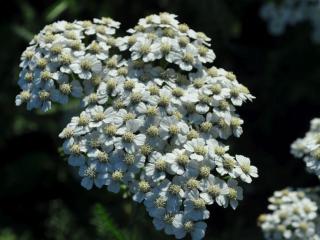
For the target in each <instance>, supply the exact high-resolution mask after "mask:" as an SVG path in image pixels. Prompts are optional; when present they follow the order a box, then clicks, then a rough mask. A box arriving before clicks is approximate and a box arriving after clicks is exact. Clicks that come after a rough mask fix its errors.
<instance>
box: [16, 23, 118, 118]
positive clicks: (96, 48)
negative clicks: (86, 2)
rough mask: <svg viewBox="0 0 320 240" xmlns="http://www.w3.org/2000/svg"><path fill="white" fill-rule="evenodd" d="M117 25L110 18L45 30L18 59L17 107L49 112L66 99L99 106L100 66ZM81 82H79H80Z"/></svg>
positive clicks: (67, 24)
mask: <svg viewBox="0 0 320 240" xmlns="http://www.w3.org/2000/svg"><path fill="white" fill-rule="evenodd" d="M119 26H120V23H118V22H115V21H113V20H112V19H110V18H102V19H94V20H93V22H91V21H75V22H73V23H69V22H66V21H59V22H56V23H53V24H51V25H48V26H46V27H45V28H44V29H43V30H42V31H40V33H39V34H38V35H36V36H35V37H34V39H33V40H32V41H31V42H30V46H29V47H28V48H27V49H26V50H25V51H24V52H23V54H22V56H21V63H20V67H21V69H22V70H21V72H20V75H19V81H18V84H19V86H20V88H21V89H22V91H21V93H20V94H19V95H17V97H16V105H18V106H19V105H21V104H22V103H26V104H27V109H28V110H31V109H34V108H39V109H41V111H44V112H45V111H48V110H49V109H50V108H51V103H52V102H57V103H60V104H66V103H67V102H68V101H69V97H70V96H73V97H75V98H81V97H82V96H83V94H85V95H86V96H87V97H86V98H85V99H84V101H85V102H86V104H88V102H91V101H93V102H98V101H99V102H100V103H102V102H103V100H102V99H98V97H97V96H96V88H97V86H98V85H99V84H100V82H101V80H102V78H103V77H104V74H103V69H102V66H103V65H105V63H104V61H110V55H109V53H110V51H112V47H113V46H114V45H115V43H116V40H115V39H114V38H113V37H112V35H113V34H114V33H115V29H117V28H119ZM80 80H81V82H80Z"/></svg>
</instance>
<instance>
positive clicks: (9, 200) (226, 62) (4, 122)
mask: <svg viewBox="0 0 320 240" xmlns="http://www.w3.org/2000/svg"><path fill="white" fill-rule="evenodd" d="M262 3H263V1H259V0H238V1H234V0H201V1H194V0H154V1H147V0H132V1H131V0H130V1H128V0H117V1H107V0H102V1H83V0H77V1H76V0H60V1H51V0H50V1H35V0H34V1H31V0H30V1H29V0H12V1H10V2H7V3H6V4H3V8H2V11H3V16H1V23H0V34H1V36H2V37H1V38H0V46H1V54H0V75H1V88H0V108H1V117H0V126H1V133H0V154H1V155H0V156H1V160H0V176H1V179H2V181H0V189H1V191H0V240H16V239H19V240H20V239H22V240H33V239H54V240H63V239H71V240H72V239H74V240H76V239H77V240H78V239H79V240H81V239H119V240H120V239H121V240H122V239H126V240H127V239H128V240H138V239H139V240H144V239H157V240H158V239H159V240H161V239H171V238H170V237H168V236H165V235H164V234H163V233H159V232H156V231H155V230H154V228H153V226H152V223H151V219H150V218H149V217H148V216H147V214H146V213H145V210H144V209H143V207H141V206H138V205H136V204H135V203H132V201H131V200H130V199H124V200H123V199H122V198H121V196H118V195H114V194H110V193H108V192H107V190H93V191H90V192H87V191H86V190H84V189H82V188H81V186H80V185H79V179H77V177H76V173H75V172H73V170H72V169H71V168H69V167H68V166H67V164H66V162H65V160H64V158H63V156H61V153H60V152H59V150H58V148H59V147H60V145H61V141H60V140H59V139H58V137H57V135H58V133H59V131H60V130H61V129H62V127H63V126H64V124H65V123H66V122H67V121H68V120H69V119H70V117H71V116H73V115H74V114H75V113H77V107H76V103H71V104H70V105H68V106H65V107H56V108H54V110H53V111H51V112H49V113H46V114H39V113H38V112H27V111H26V110H25V109H24V108H23V107H20V108H17V107H15V106H14V98H15V95H16V94H17V93H18V87H17V84H16V81H17V78H18V72H19V69H18V64H19V57H20V54H21V53H22V51H23V50H24V48H25V47H26V46H27V44H28V41H30V40H31V39H32V37H33V35H34V34H35V33H37V32H39V31H40V30H41V29H42V28H43V27H44V26H45V25H46V24H48V23H50V22H52V21H56V20H60V19H65V20H70V21H72V20H74V19H92V18H94V17H100V16H110V17H112V18H114V19H115V20H118V21H120V22H122V24H123V29H126V28H129V27H131V26H133V25H134V24H135V23H136V21H137V20H138V19H139V18H140V17H142V16H145V15H147V14H150V13H157V12H161V11H168V12H173V13H176V14H177V15H179V20H180V21H181V22H186V23H188V24H189V25H190V26H191V27H192V28H194V29H196V30H198V31H203V32H205V33H206V34H207V35H209V36H210V37H211V38H212V39H213V49H214V51H215V53H216V55H217V60H216V65H217V66H219V67H224V68H226V69H228V70H232V71H234V72H235V73H236V74H237V75H238V79H239V81H240V82H242V83H243V84H245V85H247V86H248V87H249V89H250V90H251V91H252V93H253V94H254V95H255V96H256V97H257V99H256V100H255V101H254V102H253V103H250V104H249V103H248V104H246V106H245V107H244V108H242V109H241V110H240V115H241V116H242V117H243V118H244V120H245V126H244V134H243V136H242V137H241V138H240V139H234V140H232V142H231V144H232V150H233V152H235V153H243V154H244V155H246V156H250V157H251V159H252V161H253V163H254V164H255V165H257V166H258V168H259V171H260V178H259V179H258V180H257V181H255V182H254V183H253V184H252V185H250V186H249V187H247V188H246V189H245V199H244V201H243V202H242V203H241V204H240V206H239V208H238V209H237V210H236V211H232V210H230V209H220V208H216V207H212V208H211V209H210V210H211V211H212V217H211V219H210V221H208V231H207V235H206V239H216V240H233V239H247V240H257V239H262V235H261V233H260V230H259V229H258V228H257V227H256V218H257V216H258V215H259V214H260V213H261V212H265V211H266V206H267V197H268V196H270V195H271V193H272V192H273V191H274V190H277V189H281V188H283V187H286V186H294V187H298V186H299V187H304V186H312V185H315V184H318V180H317V179H316V178H315V177H313V176H311V175H307V174H306V173H305V171H304V165H303V163H302V162H301V161H299V160H294V159H293V158H292V157H291V156H290V154H289V145H290V143H291V142H292V141H293V140H295V139H296V138H297V137H299V136H302V135H303V134H304V132H305V131H306V130H307V129H308V125H309V120H310V119H311V118H313V117H316V116H319V110H318V109H320V95H319V93H318V91H317V89H320V68H319V63H318V62H319V61H318V59H319V57H320V46H319V45H315V44H313V43H312V42H311V41H310V37H309V36H310V28H311V26H309V25H308V24H304V23H302V24H299V25H298V26H296V27H292V28H289V29H288V31H287V32H286V33H285V34H284V35H283V36H280V37H273V36H270V35H269V34H268V32H267V29H266V25H265V23H264V22H263V21H262V20H261V19H260V17H259V9H260V7H261V5H262ZM66 110H68V113H66ZM96 202H98V203H100V204H97V205H95V204H94V203H96Z"/></svg>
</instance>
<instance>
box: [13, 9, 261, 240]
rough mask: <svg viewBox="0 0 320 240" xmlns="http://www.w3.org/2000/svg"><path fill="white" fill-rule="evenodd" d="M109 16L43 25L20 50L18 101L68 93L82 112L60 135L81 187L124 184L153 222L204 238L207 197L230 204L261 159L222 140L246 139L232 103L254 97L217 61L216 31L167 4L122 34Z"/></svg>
mask: <svg viewBox="0 0 320 240" xmlns="http://www.w3.org/2000/svg"><path fill="white" fill-rule="evenodd" d="M119 25H120V24H119V23H118V22H115V21H113V20H111V19H109V18H102V19H94V20H93V22H91V21H75V22H73V23H68V22H64V21H61V22H56V23H53V24H52V25H49V26H46V27H45V28H44V29H43V30H42V31H41V32H40V34H38V35H37V36H36V37H35V38H34V40H32V42H31V43H30V47H28V48H27V50H26V51H25V52H24V53H23V55H22V59H21V60H22V61H21V64H20V66H21V68H22V70H21V73H20V79H19V85H20V87H21V89H22V92H21V93H20V94H19V95H18V96H17V98H16V104H17V105H20V104H22V103H26V104H27V108H28V109H33V108H39V109H41V110H42V111H47V110H49V109H50V107H51V102H58V103H61V104H65V103H67V102H68V99H69V98H70V97H71V96H73V97H76V98H80V99H81V103H82V107H83V108H84V110H83V111H82V112H81V113H80V114H79V115H78V116H74V117H72V119H71V121H70V123H69V124H67V126H66V127H65V128H64V129H63V131H62V132H61V133H60V135H59V136H60V137H61V138H63V139H64V144H63V146H64V152H65V154H66V155H68V162H69V164H70V165H71V166H74V167H76V168H78V169H79V175H80V176H81V177H82V180H81V185H82V186H83V187H85V188H86V189H91V188H92V187H93V186H96V187H98V188H102V187H105V186H106V187H107V189H108V190H109V191H111V192H114V193H118V192H119V191H121V190H123V189H124V190H125V191H129V192H131V194H132V199H133V200H134V201H136V202H139V203H143V204H144V205H145V207H146V209H147V211H148V213H149V215H150V216H151V217H152V218H153V223H154V225H155V227H156V229H157V230H164V231H165V233H166V234H169V235H174V236H175V237H176V238H177V239H181V238H184V237H185V236H186V234H188V233H190V234H191V237H192V239H202V238H203V237H204V235H205V229H206V223H205V222H204V220H206V219H208V218H209V215H210V213H209V211H208V210H207V206H208V205H211V204H214V203H215V204H217V205H219V206H221V207H228V206H229V205H230V206H231V207H232V208H233V209H235V208H236V207H237V205H238V201H239V200H242V198H243V193H242V192H243V190H242V187H241V186H240V185H238V184H239V182H245V183H251V181H252V178H255V177H257V176H258V173H257V168H256V167H254V166H252V165H251V163H250V160H249V159H248V158H246V157H244V156H242V155H235V156H233V155H231V154H230V153H229V152H228V151H229V146H227V145H225V144H223V143H222V141H223V140H226V139H227V138H229V137H230V136H232V135H234V136H236V137H240V135H241V133H242V124H243V120H242V119H241V118H240V116H239V115H238V114H237V113H236V107H238V106H241V105H242V104H243V103H244V102H245V101H247V100H252V99H253V98H254V97H253V96H252V95H251V94H250V92H249V90H248V89H247V88H246V87H245V86H244V85H242V84H240V83H239V82H238V81H237V79H236V76H235V75H234V74H233V73H232V72H228V71H226V70H224V69H221V68H217V67H215V66H212V65H211V66H210V67H207V66H205V64H207V63H212V62H213V60H214V59H215V54H214V52H213V51H212V49H210V43H209V41H210V38H208V37H207V36H206V35H205V34H204V33H200V32H195V31H194V30H192V29H190V28H189V27H188V25H187V24H180V23H179V22H178V20H177V19H176V16H175V15H173V14H169V13H161V14H159V15H150V16H148V17H146V18H142V19H140V20H139V23H138V25H137V26H135V27H134V28H132V29H129V30H128V35H127V36H124V37H114V34H115V32H116V29H117V28H119Z"/></svg>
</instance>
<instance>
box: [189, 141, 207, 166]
mask: <svg viewBox="0 0 320 240" xmlns="http://www.w3.org/2000/svg"><path fill="white" fill-rule="evenodd" d="M184 148H185V149H186V150H187V151H188V152H189V153H190V158H191V159H194V160H196V161H202V160H203V159H204V158H205V157H206V156H207V154H208V147H207V146H206V143H205V140H204V139H202V138H197V139H192V140H191V141H188V142H187V143H186V144H184Z"/></svg>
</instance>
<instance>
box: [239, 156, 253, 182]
mask: <svg viewBox="0 0 320 240" xmlns="http://www.w3.org/2000/svg"><path fill="white" fill-rule="evenodd" d="M236 160H237V162H238V164H239V167H238V168H237V169H236V170H235V171H236V172H237V174H239V176H240V178H241V180H242V181H244V182H246V183H251V182H252V178H251V177H254V178H257V177H258V169H257V168H256V167H255V166H251V164H250V159H249V158H247V157H244V156H242V155H236Z"/></svg>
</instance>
